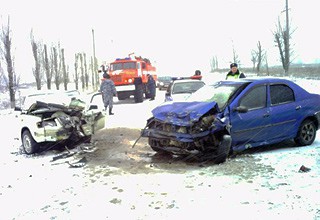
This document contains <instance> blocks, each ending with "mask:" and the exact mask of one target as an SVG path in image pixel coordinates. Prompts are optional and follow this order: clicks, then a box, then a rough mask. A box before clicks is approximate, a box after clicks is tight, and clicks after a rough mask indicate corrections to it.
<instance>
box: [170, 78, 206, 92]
mask: <svg viewBox="0 0 320 220" xmlns="http://www.w3.org/2000/svg"><path fill="white" fill-rule="evenodd" d="M204 85H205V84H204V82H202V81H196V80H194V81H192V82H179V83H175V84H174V85H173V88H172V94H179V93H193V92H195V91H197V90H198V89H200V88H201V87H203V86H204Z"/></svg>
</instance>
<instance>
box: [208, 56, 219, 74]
mask: <svg viewBox="0 0 320 220" xmlns="http://www.w3.org/2000/svg"><path fill="white" fill-rule="evenodd" d="M210 67H211V72H214V71H215V70H216V69H218V68H219V66H218V58H217V56H213V57H212V58H211V60H210Z"/></svg>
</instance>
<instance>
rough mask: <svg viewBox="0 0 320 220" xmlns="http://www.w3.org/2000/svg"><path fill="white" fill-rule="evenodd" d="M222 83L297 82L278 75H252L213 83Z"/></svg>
mask: <svg viewBox="0 0 320 220" xmlns="http://www.w3.org/2000/svg"><path fill="white" fill-rule="evenodd" d="M216 83H222V84H244V83H257V84H261V83H286V84H296V83H295V82H293V81H292V80H289V79H286V78H277V77H250V78H241V79H235V80H222V81H217V82H215V83H212V84H216Z"/></svg>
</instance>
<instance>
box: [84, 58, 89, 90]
mask: <svg viewBox="0 0 320 220" xmlns="http://www.w3.org/2000/svg"><path fill="white" fill-rule="evenodd" d="M83 61H84V62H83V66H84V81H85V86H86V89H88V87H89V74H88V67H87V55H86V53H83Z"/></svg>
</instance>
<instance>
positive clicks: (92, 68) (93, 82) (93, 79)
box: [90, 57, 96, 89]
mask: <svg viewBox="0 0 320 220" xmlns="http://www.w3.org/2000/svg"><path fill="white" fill-rule="evenodd" d="M90 70H91V73H92V74H91V81H92V89H94V88H95V81H96V80H95V71H94V61H93V57H91V62H90Z"/></svg>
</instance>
